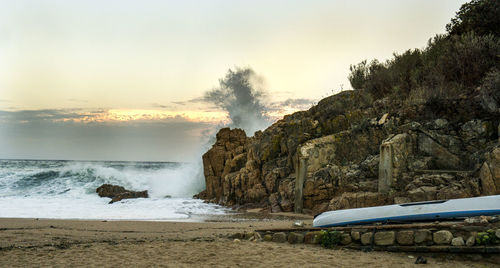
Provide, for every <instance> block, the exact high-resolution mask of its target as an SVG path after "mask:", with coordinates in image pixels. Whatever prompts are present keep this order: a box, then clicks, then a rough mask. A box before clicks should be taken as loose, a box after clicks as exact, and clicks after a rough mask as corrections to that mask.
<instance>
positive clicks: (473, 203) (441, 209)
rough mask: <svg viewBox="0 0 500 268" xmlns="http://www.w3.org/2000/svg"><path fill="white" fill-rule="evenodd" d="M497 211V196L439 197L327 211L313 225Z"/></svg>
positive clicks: (360, 222) (446, 217) (413, 219)
mask: <svg viewBox="0 0 500 268" xmlns="http://www.w3.org/2000/svg"><path fill="white" fill-rule="evenodd" d="M498 214H500V195H492V196H482V197H473V198H461V199H450V200H438V201H429V202H418V203H408V204H399V205H389V206H379V207H367V208H355V209H343V210H336V211H327V212H324V213H321V214H319V215H317V216H316V217H315V218H314V221H313V226H314V227H334V226H344V225H359V224H369V223H375V222H389V221H396V222H409V221H425V220H440V219H450V218H463V217H474V216H480V215H485V216H487V215H498Z"/></svg>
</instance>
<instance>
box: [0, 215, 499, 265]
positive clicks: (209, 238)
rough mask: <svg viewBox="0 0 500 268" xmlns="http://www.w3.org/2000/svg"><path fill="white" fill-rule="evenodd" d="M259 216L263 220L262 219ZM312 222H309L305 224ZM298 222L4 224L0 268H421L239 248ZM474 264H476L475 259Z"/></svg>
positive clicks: (295, 249) (306, 249) (298, 248)
mask: <svg viewBox="0 0 500 268" xmlns="http://www.w3.org/2000/svg"><path fill="white" fill-rule="evenodd" d="M261 216H262V215H261ZM311 221H312V220H311V219H307V220H304V223H305V225H306V226H307V225H310V224H311ZM293 222H294V220H292V218H291V217H290V218H289V219H268V220H263V219H257V218H256V219H255V220H248V221H233V222H230V221H218V222H157V221H92V220H48V219H12V218H0V266H2V267H6V266H8V267H19V266H66V267H67V266H74V265H75V266H97V265H98V266H103V267H111V266H125V267H130V266H137V265H140V266H143V267H144V266H164V267H167V266H175V267H179V266H180V267H191V266H222V267H229V266H236V265H239V266H243V267H251V266H257V267H262V266H266V267H280V266H283V265H287V266H292V267H299V266H300V267H303V266H320V267H322V266H330V267H331V266H334V267H360V266H365V265H366V266H368V267H391V266H394V267H414V266H415V267H418V265H416V264H414V259H412V258H410V257H409V256H412V255H413V256H415V257H416V256H417V255H415V254H410V253H391V252H361V251H357V250H345V249H343V250H331V249H324V248H322V247H320V246H318V245H315V246H313V245H304V244H288V243H273V242H252V241H245V240H243V241H234V240H233V239H231V238H229V236H230V235H232V234H234V233H237V232H245V231H253V230H255V229H271V228H289V227H291V225H292V224H293ZM426 258H427V259H428V263H429V264H430V267H436V266H439V267H454V268H456V267H484V266H487V267H494V264H492V263H491V262H489V261H488V259H486V258H483V257H481V256H479V255H478V256H476V258H471V256H459V255H449V254H448V255H443V254H441V255H428V256H426ZM472 259H474V260H472Z"/></svg>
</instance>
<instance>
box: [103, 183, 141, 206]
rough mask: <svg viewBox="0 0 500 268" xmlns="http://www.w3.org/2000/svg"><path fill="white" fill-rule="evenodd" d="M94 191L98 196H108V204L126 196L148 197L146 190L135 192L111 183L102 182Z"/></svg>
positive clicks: (126, 197)
mask: <svg viewBox="0 0 500 268" xmlns="http://www.w3.org/2000/svg"><path fill="white" fill-rule="evenodd" d="M96 193H97V194H98V195H99V196H100V197H109V198H111V201H110V202H109V203H110V204H112V203H114V202H118V201H120V200H122V199H128V198H140V197H142V198H148V197H149V196H148V191H141V192H135V191H130V190H127V189H125V188H123V187H122V186H118V185H112V184H103V185H101V186H99V188H97V189H96Z"/></svg>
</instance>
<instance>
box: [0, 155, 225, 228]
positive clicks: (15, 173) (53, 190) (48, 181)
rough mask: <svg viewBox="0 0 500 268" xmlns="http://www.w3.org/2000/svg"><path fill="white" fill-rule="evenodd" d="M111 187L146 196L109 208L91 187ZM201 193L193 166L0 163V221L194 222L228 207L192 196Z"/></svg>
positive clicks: (197, 168) (199, 178)
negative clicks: (144, 193) (39, 219)
mask: <svg viewBox="0 0 500 268" xmlns="http://www.w3.org/2000/svg"><path fill="white" fill-rule="evenodd" d="M105 183H108V184H115V185H120V186H123V187H125V188H126V189H129V190H134V191H143V190H147V191H148V193H149V196H150V198H137V199H124V200H122V201H120V202H116V203H113V204H108V203H109V201H110V200H111V199H110V198H101V197H99V196H98V195H97V193H96V188H97V187H99V186H101V185H102V184H105ZM203 189H204V179H203V176H202V175H200V165H199V164H197V163H172V162H121V161H66V160H0V217H2V218H44V219H81V220H153V221H199V220H200V219H203V218H206V217H211V216H214V215H215V216H217V215H224V214H226V213H228V212H229V209H227V208H224V207H221V206H218V205H215V204H208V203H204V202H203V201H202V200H198V199H193V198H192V196H193V195H194V194H196V193H198V192H200V191H201V190H203Z"/></svg>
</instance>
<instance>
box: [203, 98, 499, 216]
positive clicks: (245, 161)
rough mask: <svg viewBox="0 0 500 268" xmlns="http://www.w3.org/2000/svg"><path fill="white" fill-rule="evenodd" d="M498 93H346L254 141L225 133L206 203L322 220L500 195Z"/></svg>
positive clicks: (208, 167)
mask: <svg viewBox="0 0 500 268" xmlns="http://www.w3.org/2000/svg"><path fill="white" fill-rule="evenodd" d="M490 93H491V92H490ZM490 93H488V92H483V91H482V90H481V89H477V90H472V91H470V92H468V93H466V94H465V93H464V94H463V95H460V96H456V97H454V98H447V99H431V100H429V99H427V100H421V101H415V100H408V99H406V100H401V99H398V98H397V97H395V96H390V97H385V98H383V99H379V100H376V101H374V100H372V99H371V97H370V95H369V94H367V93H366V92H364V91H362V90H357V91H344V92H341V93H339V94H336V95H334V96H330V97H328V98H325V99H323V100H321V101H320V102H319V103H318V105H316V106H314V107H312V108H311V109H309V110H308V111H302V112H297V113H294V114H291V115H287V116H285V117H284V118H283V119H282V120H279V121H277V122H276V123H274V124H273V125H272V126H270V127H269V128H267V129H266V130H264V131H262V132H260V131H259V132H256V133H255V134H254V136H253V137H247V135H246V134H245V132H244V131H243V130H240V129H232V130H230V129H228V128H225V129H221V130H220V131H219V133H218V134H217V139H216V143H215V144H214V145H213V147H212V148H211V149H210V150H209V151H208V152H207V153H205V154H204V155H203V165H204V174H205V179H206V185H207V188H206V190H205V191H203V192H202V193H200V194H199V195H197V196H198V197H199V198H202V199H204V200H207V201H210V202H215V203H219V204H223V205H227V206H258V207H268V208H269V209H270V210H271V211H273V212H278V211H296V212H302V211H304V212H309V213H317V212H321V211H325V210H332V209H343V208H356V207H364V206H374V205H386V204H393V203H401V202H408V201H425V200H433V199H448V198H460V197H471V196H478V195H491V194H500V145H499V138H498V137H499V134H500V133H499V132H500V129H499V119H500V117H499V115H500V112H499V108H500V97H499V96H497V95H499V94H490ZM497 93H498V92H497Z"/></svg>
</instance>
